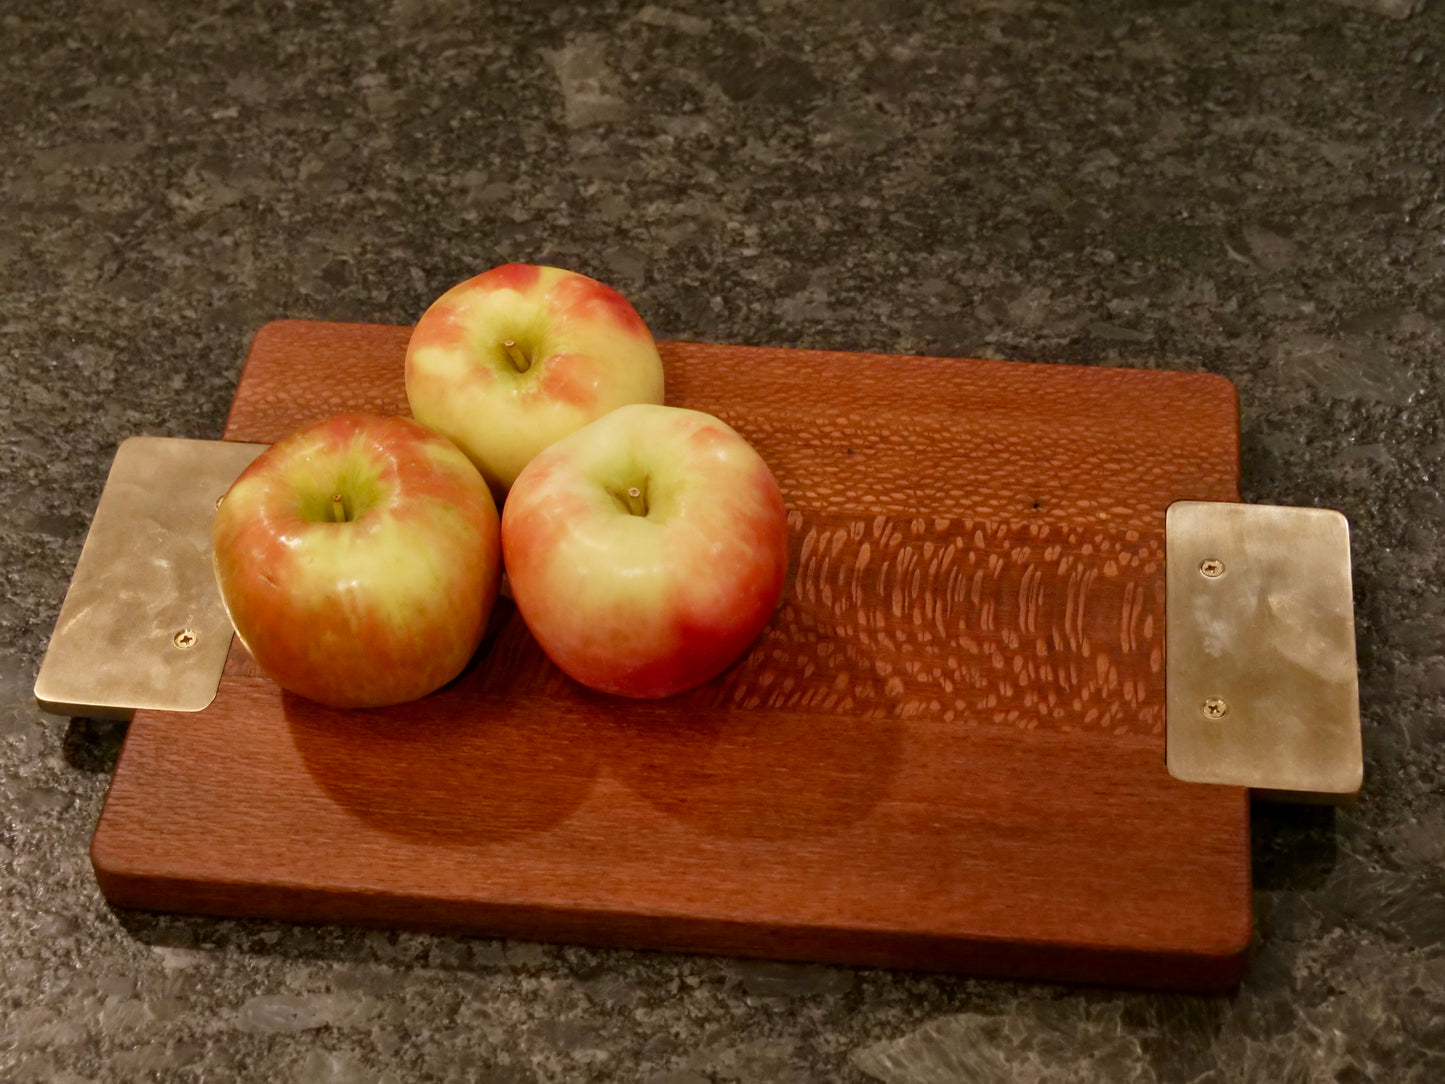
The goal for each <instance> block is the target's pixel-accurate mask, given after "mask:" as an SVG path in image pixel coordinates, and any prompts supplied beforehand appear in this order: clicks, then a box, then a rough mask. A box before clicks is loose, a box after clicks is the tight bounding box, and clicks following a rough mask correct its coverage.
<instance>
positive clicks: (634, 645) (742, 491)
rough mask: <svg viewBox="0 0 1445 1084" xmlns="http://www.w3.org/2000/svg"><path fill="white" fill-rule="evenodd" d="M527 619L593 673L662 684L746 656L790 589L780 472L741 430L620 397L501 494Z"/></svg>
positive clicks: (572, 667) (505, 548)
mask: <svg viewBox="0 0 1445 1084" xmlns="http://www.w3.org/2000/svg"><path fill="white" fill-rule="evenodd" d="M502 554H503V559H504V560H505V562H506V567H507V575H508V579H509V581H510V583H511V589H512V597H513V599H514V600H515V601H516V604H517V608H518V610H519V611H520V613H521V615H522V619H523V620H524V621H525V622H526V623H527V627H528V628H529V629H530V630H531V632H532V634H533V636H535V637H536V639H537V642H538V643H539V644H540V645H541V647H542V650H543V651H545V652H546V653H547V655H548V657H549V658H551V660H552V661H553V662H554V663H556V664H557V666H559V667H560V668H561V669H562V670H563V671H565V672H566V673H567V674H569V675H570V676H571V677H573V678H574V679H576V680H577V681H579V682H581V683H582V684H584V685H587V686H590V687H591V688H594V689H600V690H602V691H604V692H610V693H620V694H622V695H625V696H636V697H663V696H670V695H672V694H673V693H678V692H681V691H683V690H685V689H688V688H691V687H693V686H695V685H699V684H701V683H703V682H705V681H707V680H709V679H710V678H712V677H715V676H716V675H717V674H719V673H721V672H722V671H723V670H725V669H726V668H727V667H728V666H729V665H731V664H732V663H733V662H734V661H735V660H736V659H737V658H738V657H739V656H740V655H741V654H742V653H743V652H744V651H746V650H747V648H748V646H749V645H750V644H751V643H752V642H753V640H754V639H755V638H756V637H757V635H758V633H759V632H761V631H762V629H763V628H764V626H765V625H766V624H767V623H768V621H769V619H770V618H771V617H772V615H773V613H774V611H775V610H776V608H777V605H778V601H779V599H780V598H781V597H782V591H783V583H784V578H785V576H786V573H787V565H788V530H787V517H786V513H785V512H784V509H783V498H782V494H781V493H780V492H779V490H778V483H777V481H776V480H775V479H774V477H773V474H772V472H771V471H770V470H769V469H768V467H767V464H765V463H764V462H763V460H762V458H761V457H760V456H759V455H758V453H757V452H756V451H754V450H753V448H752V446H751V445H749V444H748V442H747V441H746V440H745V439H743V437H742V436H741V435H739V434H738V433H737V432H736V431H735V430H733V429H732V428H730V427H729V426H727V425H726V424H724V423H723V422H721V421H719V420H718V419H717V418H714V417H712V416H711V415H709V414H704V413H701V412H699V411H695V410H684V409H681V408H678V407H667V406H655V405H633V406H624V407H620V408H619V409H617V410H614V411H613V412H611V413H610V414H607V415H604V416H603V417H601V418H599V419H598V420H597V421H594V422H592V423H591V424H589V425H587V426H585V427H583V428H581V429H579V430H577V431H576V432H575V433H573V434H572V435H570V436H567V437H564V438H562V439H561V440H559V441H557V442H556V443H555V444H553V445H552V446H551V447H549V448H547V449H546V450H545V451H542V452H541V453H539V454H538V455H537V456H536V458H534V459H533V460H532V461H531V462H530V463H529V464H528V465H527V466H526V468H525V469H524V470H523V471H522V472H521V474H520V475H518V477H517V479H516V482H515V483H514V484H513V486H512V489H511V492H510V493H509V494H508V496H507V502H506V504H505V505H504V506H503V509H502Z"/></svg>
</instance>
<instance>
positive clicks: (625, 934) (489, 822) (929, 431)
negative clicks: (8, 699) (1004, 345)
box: [92, 321, 1251, 989]
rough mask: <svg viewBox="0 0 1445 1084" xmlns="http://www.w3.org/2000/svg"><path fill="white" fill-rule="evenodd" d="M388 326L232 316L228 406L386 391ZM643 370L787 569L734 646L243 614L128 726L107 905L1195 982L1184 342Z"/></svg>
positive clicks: (254, 424) (1193, 489) (1219, 904)
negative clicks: (385, 704)
mask: <svg viewBox="0 0 1445 1084" xmlns="http://www.w3.org/2000/svg"><path fill="white" fill-rule="evenodd" d="M406 338H407V329H405V328H393V327H380V326H358V325H341V324H316V323H302V322H294V321H286V322H281V323H276V324H271V325H268V326H267V327H265V328H263V329H262V330H261V332H260V333H259V334H258V335H257V337H256V340H255V343H254V344H253V346H252V349H251V353H250V356H249V358H248V361H247V365H246V370H245V372H244V374H243V376H242V379H241V382H240V386H239V388H238V390H237V393H236V399H235V403H234V405H233V407H232V410H231V415H230V418H229V420H228V422H227V427H226V436H227V437H228V438H230V439H234V440H248V441H270V440H275V439H277V438H279V437H281V436H283V435H284V434H285V433H287V432H289V431H290V430H292V429H294V428H296V427H297V426H299V425H300V424H301V423H303V422H305V421H307V420H310V419H312V418H315V417H319V416H322V415H324V414H327V413H331V412H334V411H338V410H342V409H357V408H366V409H373V410H384V411H404V410H405V408H406V402H405V395H404V390H403V386H402V375H401V357H402V353H403V350H404V347H405V343H406ZM661 349H662V354H663V360H664V364H665V366H666V369H667V377H668V389H669V390H668V398H669V400H670V401H672V402H676V403H680V404H686V405H688V406H692V407H697V408H700V409H704V410H709V411H711V412H714V413H717V414H719V415H721V416H722V417H724V418H725V419H726V420H728V421H729V422H731V423H732V424H733V425H734V426H736V427H737V428H738V429H739V430H740V431H742V432H743V433H744V434H745V435H746V436H748V437H749V438H750V439H751V440H752V441H753V442H754V444H755V446H756V447H757V448H758V450H759V451H760V452H761V453H762V454H763V455H764V457H765V458H767V460H768V461H769V463H770V464H772V466H773V467H774V470H775V472H776V473H777V475H778V478H779V481H780V483H781V484H782V486H783V491H784V494H785V497H786V498H787V501H788V505H789V510H790V525H791V529H792V545H793V552H792V565H791V572H790V581H789V590H788V593H787V596H786V598H785V600H784V604H783V606H782V608H781V610H780V611H779V614H778V616H777V618H776V620H775V621H774V623H773V625H772V626H771V627H770V628H769V629H768V630H767V632H766V633H765V634H764V635H763V636H762V637H761V638H760V639H759V641H758V643H757V644H756V645H755V646H754V648H753V649H752V651H751V652H750V653H749V654H748V655H747V656H746V657H745V658H744V659H743V660H741V661H740V662H739V663H738V665H737V666H735V667H734V668H733V669H732V670H730V671H729V672H728V673H726V674H724V675H723V676H722V677H721V678H719V679H718V680H717V681H715V682H713V683H711V684H710V685H708V686H705V687H703V688H702V689H699V690H696V691H694V692H692V693H688V694H685V695H683V696H681V697H677V698H674V699H672V700H669V701H665V702H661V703H636V702H631V701H626V700H620V699H612V698H608V697H605V696H601V695H596V694H592V693H589V692H587V691H586V690H583V689H581V688H579V687H577V686H575V685H573V684H572V683H571V682H569V681H568V680H567V679H566V678H564V677H563V676H561V675H560V674H559V673H558V672H557V671H556V670H555V669H554V668H553V667H552V666H551V665H550V664H549V663H548V662H547V661H546V659H545V658H544V657H543V656H542V655H541V653H540V652H539V651H538V649H537V647H536V645H535V644H534V643H533V641H532V639H531V637H530V636H529V635H528V634H527V631H526V629H525V627H524V626H523V625H522V623H521V621H520V620H519V619H518V618H517V616H516V614H515V611H513V610H512V609H511V608H510V607H509V606H506V605H503V606H502V607H500V608H499V610H498V613H497V614H496V616H495V618H494V622H493V628H492V631H491V634H490V638H489V640H488V643H487V645H486V646H485V647H484V649H483V651H482V652H481V653H479V655H478V658H477V660H476V661H475V663H474V664H473V666H472V667H471V669H470V670H469V671H468V672H467V673H466V674H464V675H463V676H462V677H461V678H460V679H458V681H456V682H455V683H454V684H452V685H451V686H449V687H448V688H447V689H445V690H443V691H441V692H440V693H438V694H436V695H434V696H431V697H428V698H427V699H425V700H422V701H419V702H417V703H414V704H410V705H405V706H403V707H400V708H396V709H390V710H386V711H380V712H367V713H356V712H353V713H343V712H335V711H330V710H327V709H324V708H321V707H318V706H316V705H314V704H310V703H308V702H306V701H302V700H299V699H297V698H294V697H291V696H289V695H285V694H282V693H281V692H280V691H279V690H278V689H277V688H276V687H275V686H274V685H273V684H271V683H270V682H269V681H268V680H266V678H265V677H264V676H262V675H260V674H259V673H258V672H257V671H256V670H255V668H254V665H253V664H251V663H250V660H249V658H248V657H247V656H246V655H245V653H244V651H242V650H241V649H240V648H237V649H235V650H234V651H233V653H232V658H231V660H230V663H229V664H228V668H227V674H226V676H225V678H224V680H223V682H222V685H221V690H220V693H219V694H218V696H217V698H216V702H215V703H214V704H213V705H212V706H211V707H210V708H209V709H208V710H207V711H205V712H202V713H200V714H199V715H176V714H166V713H159V712H145V713H141V714H139V715H137V717H136V719H135V720H134V722H133V723H132V724H131V729H130V734H129V737H128V739H127V741H126V746H125V749H124V752H123V753H122V756H121V760H120V763H119V764H118V766H117V769H116V773H115V779H114V782H113V784H112V787H111V791H110V795H109V798H108V800H107V803H106V807H105V811H104V813H103V815H102V818H101V822H100V825H99V827H98V829H97V831H96V836H95V840H94V844H93V847H92V856H93V859H94V862H95V867H96V873H97V876H98V878H99V880H100V884H101V887H102V889H103V890H104V892H105V893H106V895H107V896H108V897H109V898H110V899H111V900H112V901H114V902H116V903H117V904H121V905H124V906H135V907H146V908H154V909H167V910H189V911H201V912H210V913H217V914H235V915H266V916H275V917H280V918H291V919H300V920H318V921H345V922H358V923H370V924H387V925H390V924H397V925H407V926H417V927H425V928H437V929H448V930H459V931H475V932H482V933H488V934H498V935H506V936H516V937H530V938H542V939H560V940H575V941H582V942H591V943H600V944H625V945H635V946H642V947H654V948H672V949H686V950H701V951H712V952H729V953H744V954H754V955H772V956H781V957H796V958H806V959H818V960H827V961H835V962H843V963H861V964H878V965H884V966H898V967H917V968H939V969H958V970H969V971H975V972H980V973H991V974H1006V975H1020V976H1035V977H1044V978H1059V979H1073V980H1084V981H1107V982H1122V983H1130V984H1143V985H1155V986H1168V987H1180V988H1191V989H1218V988H1223V987H1226V986H1228V985H1230V984H1232V983H1233V982H1235V981H1237V979H1238V978H1239V976H1240V974H1241V972H1242V969H1243V966H1244V959H1245V951H1246V948H1247V945H1248V943H1249V939H1250V929H1251V923H1250V906H1251V905H1250V891H1249V861H1248V859H1249V847H1248V804H1247V801H1246V796H1245V793H1244V792H1243V791H1242V790H1240V789H1237V788H1225V787H1211V786H1201V785H1191V784H1184V783H1178V782H1175V781H1174V780H1173V779H1171V778H1170V777H1169V775H1168V773H1167V771H1166V770H1165V767H1164V738H1163V698H1164V659H1163V632H1164V551H1163V523H1164V510H1165V508H1166V507H1167V505H1168V504H1169V503H1170V502H1171V501H1174V500H1178V499H1194V500H1236V499H1237V486H1238V448H1237V430H1238V408H1237V402H1236V397H1235V393H1234V389H1233V387H1232V386H1231V385H1230V384H1229V383H1228V382H1227V381H1225V380H1222V379H1220V378H1217V377H1211V376H1206V375H1200V374H1192V373H1171V372H1149V371H1121V370H1110V369H1096V368H1075V367H1066V366H1046V365H1027V364H1019V363H1007V362H981V361H962V360H951V359H937V358H911V357H882V356H868V355H856V354H838V353H826V352H805V351H795V350H775V349H756V348H743V347H728V346H712V345H703V344H695V343H664V344H662V346H661Z"/></svg>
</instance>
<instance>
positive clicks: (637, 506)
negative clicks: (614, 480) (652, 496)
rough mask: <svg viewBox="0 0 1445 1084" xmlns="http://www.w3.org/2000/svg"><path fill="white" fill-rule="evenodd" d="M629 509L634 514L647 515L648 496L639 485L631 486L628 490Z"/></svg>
mask: <svg viewBox="0 0 1445 1084" xmlns="http://www.w3.org/2000/svg"><path fill="white" fill-rule="evenodd" d="M627 510H628V511H629V512H631V513H632V514H633V515H634V516H645V515H647V497H646V496H644V495H643V492H642V489H641V488H640V487H638V486H631V487H629V488H628V490H627Z"/></svg>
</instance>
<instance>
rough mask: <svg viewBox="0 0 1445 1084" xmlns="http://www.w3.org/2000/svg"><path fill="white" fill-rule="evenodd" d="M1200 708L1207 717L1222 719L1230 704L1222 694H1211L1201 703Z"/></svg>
mask: <svg viewBox="0 0 1445 1084" xmlns="http://www.w3.org/2000/svg"><path fill="white" fill-rule="evenodd" d="M1199 710H1200V711H1202V712H1204V717H1205V718H1206V719H1221V718H1223V717H1224V713H1225V712H1227V711H1228V710H1229V705H1228V704H1226V703H1225V702H1224V698H1223V697H1220V696H1211V697H1209V698H1208V699H1206V700H1205V701H1204V703H1203V704H1201V705H1199Z"/></svg>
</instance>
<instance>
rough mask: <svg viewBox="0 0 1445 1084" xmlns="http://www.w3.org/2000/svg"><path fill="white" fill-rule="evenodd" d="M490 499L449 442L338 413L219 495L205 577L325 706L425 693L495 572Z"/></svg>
mask: <svg viewBox="0 0 1445 1084" xmlns="http://www.w3.org/2000/svg"><path fill="white" fill-rule="evenodd" d="M499 531H500V527H499V520H498V516H497V508H496V504H495V502H494V501H493V499H492V496H491V493H490V491H489V490H488V488H487V485H486V483H485V482H484V481H483V480H482V477H481V475H480V474H479V473H478V471H477V469H476V467H474V466H473V465H472V463H471V462H470V461H469V460H468V459H467V457H466V456H465V455H463V454H462V453H461V452H460V451H459V450H458V449H457V447H456V446H455V445H454V444H452V442H451V441H449V440H447V439H446V438H445V437H443V436H440V435H438V434H436V433H433V432H432V431H430V430H428V429H427V428H425V427H424V426H422V425H419V424H418V423H416V422H414V421H412V420H411V419H409V418H395V417H381V416H378V415H365V414H343V415H339V416H337V417H334V418H330V419H327V420H325V421H321V422H317V423H315V424H313V425H310V426H307V427H306V428H304V429H302V430H300V431H299V432H297V433H294V434H292V435H291V436H289V437H287V438H286V439H284V440H282V441H281V442H279V443H278V444H275V445H273V446H272V447H271V448H269V449H267V450H266V451H265V452H263V453H261V455H260V457H259V458H257V459H256V461H255V462H253V463H252V464H251V465H250V466H249V467H248V468H247V469H246V470H245V471H244V472H242V474H241V476H240V477H239V478H237V479H236V481H235V483H234V484H233V485H232V486H231V488H230V490H229V491H228V492H227V493H226V495H225V497H224V498H223V499H222V501H221V505H220V508H219V509H218V510H217V513H216V518H215V523H214V526H213V529H212V545H213V549H214V553H215V568H216V579H217V582H218V583H219V585H220V588H221V597H222V599H223V600H224V601H225V604H226V609H227V611H228V612H229V613H230V616H231V621H232V623H233V624H234V625H235V626H236V632H237V633H238V634H239V635H240V637H241V641H242V643H244V644H245V645H246V647H247V649H248V650H249V651H250V652H251V654H252V655H253V656H255V659H256V661H257V663H259V664H260V666H261V668H262V669H263V670H265V671H266V673H268V674H269V675H270V676H271V677H272V678H274V679H275V680H276V682H277V683H278V684H279V685H280V686H281V687H282V688H284V689H288V690H290V691H291V692H293V693H298V694H300V695H301V696H305V697H309V698H310V699H312V700H317V701H320V702H322V703H324V704H329V705H332V706H334V707H380V706H383V705H387V704H397V703H401V702H403V701H407V700H414V699H416V698H417V697H420V696H425V695H426V694H427V693H429V692H432V691H433V690H434V689H437V688H439V687H440V686H442V685H444V684H446V683H447V682H448V681H450V680H451V679H452V678H454V677H456V676H457V674H459V673H460V672H461V670H462V668H463V667H465V666H466V664H467V662H468V660H469V659H470V658H471V657H472V655H473V654H474V653H475V651H476V649H477V646H478V645H479V644H480V643H481V640H482V635H483V633H484V632H485V631H486V627H487V617H488V615H489V614H490V612H491V609H492V604H493V602H494V601H495V600H496V595H497V587H498V582H499V580H500V577H501V542H500V533H499Z"/></svg>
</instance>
